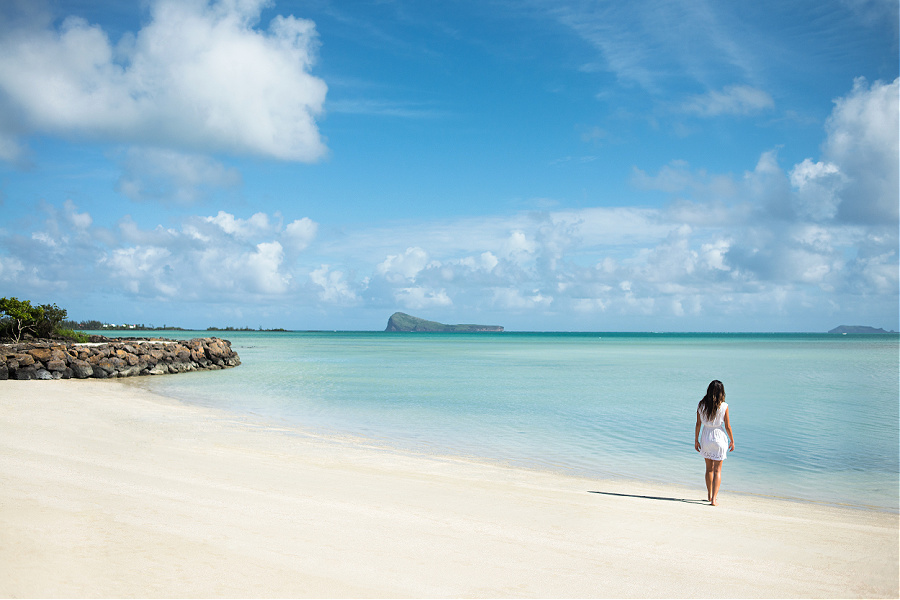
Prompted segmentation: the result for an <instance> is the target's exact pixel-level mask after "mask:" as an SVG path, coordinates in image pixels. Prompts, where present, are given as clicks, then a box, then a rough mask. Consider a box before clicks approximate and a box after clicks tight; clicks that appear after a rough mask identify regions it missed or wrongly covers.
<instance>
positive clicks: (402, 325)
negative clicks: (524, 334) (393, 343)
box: [385, 312, 503, 333]
mask: <svg viewBox="0 0 900 600" xmlns="http://www.w3.org/2000/svg"><path fill="white" fill-rule="evenodd" d="M385 331H414V332H425V331H430V332H438V333H483V332H498V331H503V327H501V326H500V325H444V324H443V323H438V322H437V321H426V320H425V319H420V318H419V317H413V316H412V315H408V314H406V313H402V312H395V313H394V314H392V315H391V318H390V319H388V324H387V328H386V329H385Z"/></svg>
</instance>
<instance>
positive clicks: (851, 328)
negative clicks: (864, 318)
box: [828, 325, 896, 333]
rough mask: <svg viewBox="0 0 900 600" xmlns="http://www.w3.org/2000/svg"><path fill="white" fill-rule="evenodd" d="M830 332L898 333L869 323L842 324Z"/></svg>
mask: <svg viewBox="0 0 900 600" xmlns="http://www.w3.org/2000/svg"><path fill="white" fill-rule="evenodd" d="M828 333H896V332H894V331H885V330H884V329H881V328H878V329H875V328H874V327H869V326H867V325H841V326H840V327H835V328H834V329H832V330H831V331H829V332H828Z"/></svg>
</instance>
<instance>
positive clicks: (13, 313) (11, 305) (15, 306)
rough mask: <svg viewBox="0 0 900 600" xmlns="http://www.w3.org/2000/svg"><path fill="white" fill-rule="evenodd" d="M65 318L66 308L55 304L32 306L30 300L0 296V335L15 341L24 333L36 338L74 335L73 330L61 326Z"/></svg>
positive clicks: (19, 339)
mask: <svg viewBox="0 0 900 600" xmlns="http://www.w3.org/2000/svg"><path fill="white" fill-rule="evenodd" d="M65 318H66V309H64V308H60V307H58V306H57V305H55V304H41V305H40V306H32V304H31V301H30V300H19V299H18V298H16V297H12V298H0V336H8V337H11V338H13V339H14V340H15V341H16V343H19V342H20V341H21V340H22V337H23V336H25V335H26V334H29V335H31V336H33V337H38V338H51V337H75V332H73V331H67V330H65V329H63V328H62V327H61V324H62V322H63V321H64V320H65Z"/></svg>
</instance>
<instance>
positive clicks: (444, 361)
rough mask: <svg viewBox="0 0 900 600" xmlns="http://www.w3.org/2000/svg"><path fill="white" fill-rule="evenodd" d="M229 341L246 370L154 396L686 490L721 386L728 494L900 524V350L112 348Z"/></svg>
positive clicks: (831, 344)
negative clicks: (845, 509)
mask: <svg viewBox="0 0 900 600" xmlns="http://www.w3.org/2000/svg"><path fill="white" fill-rule="evenodd" d="M98 333H103V334H105V335H121V336H123V337H125V336H143V335H149V336H162V337H171V338H173V339H186V338H192V337H207V336H219V337H225V338H226V339H229V340H230V341H231V342H232V347H233V348H234V349H235V350H236V351H237V352H238V354H239V355H240V357H241V360H242V363H243V364H242V365H241V366H240V367H237V368H236V369H229V370H225V371H212V372H193V373H185V374H179V375H177V376H168V377H153V378H145V379H144V380H143V381H142V385H146V386H147V387H149V389H150V390H152V391H154V392H156V393H159V394H162V395H165V396H169V397H172V398H176V399H178V400H180V401H182V402H185V403H190V404H197V405H202V406H209V407H215V408H218V409H224V410H228V411H231V412H234V413H236V414H244V415H248V416H253V417H254V418H259V419H263V420H265V421H268V422H272V423H275V424H278V425H282V426H288V427H295V428H298V429H300V430H304V431H310V432H314V433H318V434H325V435H335V436H352V437H354V438H359V439H362V440H365V441H367V442H369V443H373V444H376V445H383V446H385V447H390V448H397V449H400V450H404V451H413V452H418V453H428V454H436V455H446V456H460V457H466V458H470V459H474V460H483V461H490V462H497V463H502V464H508V465H511V466H516V467H522V468H531V469H540V470H551V471H556V472H562V473H567V474H571V475H576V476H582V477H596V478H598V479H624V480H639V481H651V482H659V483H662V484H673V485H679V486H691V487H696V488H697V489H698V494H699V495H703V494H705V488H704V484H703V460H702V458H700V457H699V455H698V454H697V453H696V452H695V451H694V448H693V433H694V423H695V418H696V417H695V410H696V406H697V402H698V401H699V400H700V398H701V397H702V395H703V393H704V392H705V390H706V386H707V384H708V383H709V381H710V380H712V379H720V380H722V381H723V382H724V384H725V389H726V394H727V397H726V401H727V402H728V403H729V407H730V414H731V420H732V425H733V429H734V433H735V446H736V450H735V452H733V453H730V454H729V457H728V459H727V460H726V463H725V466H724V477H723V487H722V493H723V494H727V493H731V492H733V493H741V494H752V495H758V496H764V497H765V496H768V497H773V498H782V499H790V500H796V501H801V502H816V503H826V504H835V505H844V506H851V507H857V508H863V509H873V510H880V511H889V512H897V510H898V496H900V487H898V485H900V484H898V462H900V461H898V454H900V449H898V448H900V444H898V368H900V352H898V350H900V347H898V341H900V336H898V335H897V334H891V333H888V334H874V335H873V334H846V335H840V334H826V333H779V332H775V333H740V332H733V333H684V332H675V333H653V332H645V333H634V332H519V331H504V332H501V333H475V334H465V333H388V332H382V331H337V332H333V331H325V332H323V331H294V332H290V331H273V332H265V331H238V330H232V331H226V330H216V331H210V330H207V331H172V330H167V331H146V332H145V331H136V330H129V331H115V332H110V331H105V332H98Z"/></svg>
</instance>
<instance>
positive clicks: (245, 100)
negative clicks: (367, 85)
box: [0, 0, 327, 193]
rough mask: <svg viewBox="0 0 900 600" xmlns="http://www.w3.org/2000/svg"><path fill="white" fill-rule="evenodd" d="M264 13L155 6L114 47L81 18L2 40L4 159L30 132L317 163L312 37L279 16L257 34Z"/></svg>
mask: <svg viewBox="0 0 900 600" xmlns="http://www.w3.org/2000/svg"><path fill="white" fill-rule="evenodd" d="M266 4H267V2H266V1H265V0H242V1H235V0H221V1H217V2H212V3H209V2H207V0H189V1H181V0H159V1H157V2H155V3H153V4H152V5H151V9H150V20H149V22H148V23H147V25H145V26H144V27H143V28H142V29H141V30H140V31H138V32H137V34H136V35H130V34H129V35H126V36H123V38H122V39H121V40H119V41H118V42H115V43H114V42H113V41H111V40H110V39H109V36H108V35H107V33H106V32H104V31H103V30H102V29H101V28H100V27H99V26H96V25H92V24H91V23H88V22H87V21H85V20H84V19H81V18H77V17H70V18H67V19H65V20H64V21H63V22H62V24H61V25H60V26H59V27H58V28H56V27H53V26H52V24H51V23H50V22H49V19H46V18H45V19H42V20H37V21H35V20H33V19H32V20H29V21H26V22H25V24H19V26H18V27H15V28H11V29H6V30H3V31H2V35H0V92H2V93H0V113H3V114H6V115H15V119H8V118H3V119H0V158H4V159H7V160H14V159H16V158H17V157H19V156H20V155H21V153H22V152H23V148H22V146H21V143H20V142H19V141H18V138H19V137H20V136H23V135H26V134H29V133H32V132H35V133H48V134H52V135H61V136H66V137H68V136H87V137H88V138H94V139H98V140H109V141H115V142H125V143H131V144H149V145H152V146H157V147H162V148H169V149H177V150H181V151H188V152H198V151H199V152H212V153H230V154H238V155H241V154H250V155H258V156H264V157H273V158H277V159H282V160H293V161H315V160H317V159H319V158H321V157H322V156H323V155H324V154H325V152H326V149H325V146H324V144H323V142H322V139H321V136H320V135H319V131H318V128H317V125H316V122H315V119H316V117H317V116H318V115H320V114H321V112H322V105H323V103H324V101H325V94H326V89H327V88H326V85H325V83H324V82H323V81H322V80H321V79H318V78H316V77H314V76H313V75H311V74H310V69H311V68H312V65H313V63H314V61H315V55H316V48H317V44H318V41H317V36H316V32H315V26H314V24H313V23H312V22H310V21H307V20H304V19H297V18H295V17H293V16H288V17H283V16H277V17H275V18H274V19H272V21H271V22H270V23H269V24H268V28H267V29H266V30H260V29H257V28H255V25H256V22H257V21H258V19H259V15H260V11H261V10H262V8H263V6H265V5H266ZM13 121H15V122H13ZM126 188H128V186H127V185H126ZM132 193H137V192H134V191H133V190H132Z"/></svg>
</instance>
